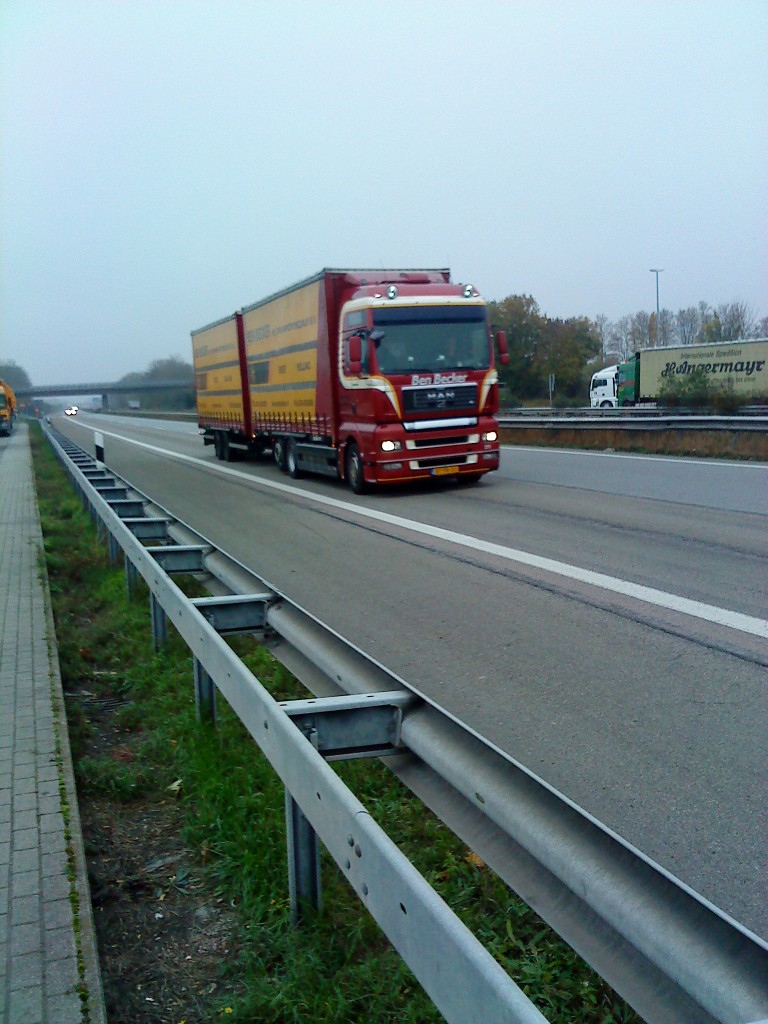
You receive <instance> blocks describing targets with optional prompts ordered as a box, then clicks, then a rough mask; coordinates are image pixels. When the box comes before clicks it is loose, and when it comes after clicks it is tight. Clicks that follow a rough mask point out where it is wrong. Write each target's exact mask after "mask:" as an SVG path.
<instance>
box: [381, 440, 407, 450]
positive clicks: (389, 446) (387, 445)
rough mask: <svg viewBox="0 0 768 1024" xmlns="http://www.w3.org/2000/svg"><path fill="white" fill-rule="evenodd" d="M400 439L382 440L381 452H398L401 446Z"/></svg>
mask: <svg viewBox="0 0 768 1024" xmlns="http://www.w3.org/2000/svg"><path fill="white" fill-rule="evenodd" d="M402 447H403V446H402V444H401V442H400V441H382V442H381V450H382V451H383V452H399V451H400V449H401V448H402Z"/></svg>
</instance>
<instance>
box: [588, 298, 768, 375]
mask: <svg viewBox="0 0 768 1024" xmlns="http://www.w3.org/2000/svg"><path fill="white" fill-rule="evenodd" d="M595 327H596V329H597V334H598V337H599V338H600V349H601V355H602V356H603V357H604V358H605V362H606V363H612V362H615V363H619V362H623V361H624V360H626V359H628V358H629V357H630V356H631V355H633V354H634V353H635V352H640V351H641V350H642V349H644V348H655V347H657V346H664V347H666V346H669V345H709V344H715V343H717V342H719V341H736V340H743V339H746V338H765V337H768V316H764V317H763V318H762V319H760V320H758V318H757V316H756V315H755V313H754V311H753V310H752V309H750V307H749V306H748V305H747V304H746V303H744V302H725V303H722V304H721V305H719V306H710V305H709V303H708V302H700V303H699V304H698V305H697V306H688V307H687V308H686V309H679V310H678V311H677V312H676V313H673V312H672V310H670V309H662V310H660V311H659V318H658V324H657V322H656V314H655V313H645V312H642V311H641V312H639V313H635V314H634V315H632V316H623V317H621V318H620V319H619V320H615V321H610V320H609V319H608V317H606V316H598V317H597V318H596V319H595Z"/></svg>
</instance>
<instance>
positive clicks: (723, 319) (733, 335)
mask: <svg viewBox="0 0 768 1024" xmlns="http://www.w3.org/2000/svg"><path fill="white" fill-rule="evenodd" d="M717 317H718V319H719V320H720V339H719V340H721V341H736V340H737V339H738V338H751V337H753V336H754V333H755V328H756V326H757V317H756V316H755V311H754V310H753V309H751V308H750V307H749V306H748V305H747V304H746V302H724V303H722V304H721V305H719V306H718V307H717Z"/></svg>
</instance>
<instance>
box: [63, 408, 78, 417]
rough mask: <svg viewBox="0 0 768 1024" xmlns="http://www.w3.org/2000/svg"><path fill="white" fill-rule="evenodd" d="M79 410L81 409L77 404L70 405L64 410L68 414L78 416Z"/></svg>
mask: <svg viewBox="0 0 768 1024" xmlns="http://www.w3.org/2000/svg"><path fill="white" fill-rule="evenodd" d="M78 411H79V410H78V407H77V406H76V405H70V407H69V408H68V409H65V410H64V412H65V413H66V415H67V416H77V414H78Z"/></svg>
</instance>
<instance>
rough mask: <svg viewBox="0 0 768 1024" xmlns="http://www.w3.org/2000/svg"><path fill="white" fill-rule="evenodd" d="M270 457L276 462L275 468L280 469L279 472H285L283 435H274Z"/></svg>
mask: <svg viewBox="0 0 768 1024" xmlns="http://www.w3.org/2000/svg"><path fill="white" fill-rule="evenodd" d="M272 457H273V458H274V460H275V463H276V464H277V468H278V469H279V470H280V472H281V473H285V471H286V465H285V438H284V437H276V438H275V443H274V445H273V446H272Z"/></svg>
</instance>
